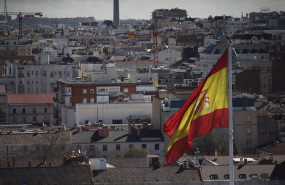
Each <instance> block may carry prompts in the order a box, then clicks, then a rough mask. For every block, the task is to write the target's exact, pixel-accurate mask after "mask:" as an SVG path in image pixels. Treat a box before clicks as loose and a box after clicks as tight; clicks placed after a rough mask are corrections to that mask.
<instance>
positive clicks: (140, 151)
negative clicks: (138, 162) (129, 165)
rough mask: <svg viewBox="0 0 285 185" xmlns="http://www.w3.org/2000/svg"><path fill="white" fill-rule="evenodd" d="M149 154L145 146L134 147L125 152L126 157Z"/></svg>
mask: <svg viewBox="0 0 285 185" xmlns="http://www.w3.org/2000/svg"><path fill="white" fill-rule="evenodd" d="M147 154H148V151H147V150H146V149H145V148H137V147H133V148H131V149H129V150H128V151H127V152H126V153H125V155H124V157H125V158H138V157H146V156H147Z"/></svg>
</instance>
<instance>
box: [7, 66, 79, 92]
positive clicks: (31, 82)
mask: <svg viewBox="0 0 285 185" xmlns="http://www.w3.org/2000/svg"><path fill="white" fill-rule="evenodd" d="M7 68H8V69H7V75H8V76H11V77H15V79H16V84H15V86H16V93H17V94H31V93H35V94H38V93H52V92H53V91H54V87H55V86H54V85H55V83H56V82H57V80H72V79H74V78H76V77H77V75H78V74H77V70H78V66H77V65H76V64H71V65H59V64H42V65H35V64H28V65H25V64H24V63H20V64H18V63H15V62H13V63H10V62H9V63H8V64H7Z"/></svg>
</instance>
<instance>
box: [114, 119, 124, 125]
mask: <svg viewBox="0 0 285 185" xmlns="http://www.w3.org/2000/svg"><path fill="white" fill-rule="evenodd" d="M122 123H123V121H122V120H121V119H119V120H112V124H122Z"/></svg>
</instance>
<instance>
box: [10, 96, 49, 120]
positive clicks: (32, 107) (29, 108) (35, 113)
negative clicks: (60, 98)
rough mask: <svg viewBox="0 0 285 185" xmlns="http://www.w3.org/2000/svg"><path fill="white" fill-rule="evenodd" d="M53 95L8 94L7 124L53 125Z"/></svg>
mask: <svg viewBox="0 0 285 185" xmlns="http://www.w3.org/2000/svg"><path fill="white" fill-rule="evenodd" d="M53 96H54V95H53V94H8V95H7V106H8V108H7V111H8V118H7V120H8V123H45V124H51V125H52V124H53Z"/></svg>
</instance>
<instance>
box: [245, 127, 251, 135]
mask: <svg viewBox="0 0 285 185" xmlns="http://www.w3.org/2000/svg"><path fill="white" fill-rule="evenodd" d="M246 134H249V135H250V134H251V127H247V128H246Z"/></svg>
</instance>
